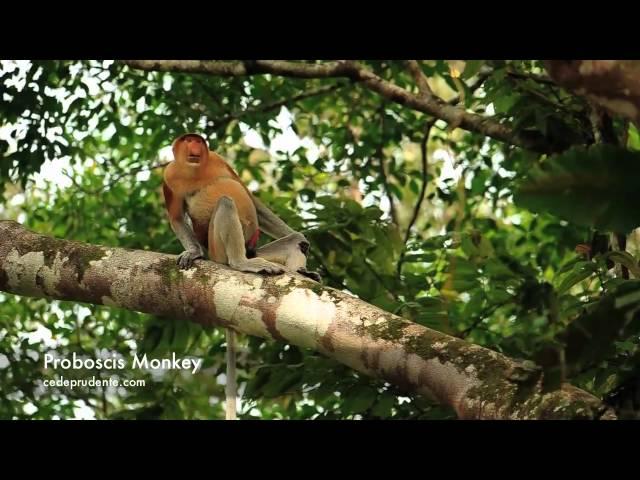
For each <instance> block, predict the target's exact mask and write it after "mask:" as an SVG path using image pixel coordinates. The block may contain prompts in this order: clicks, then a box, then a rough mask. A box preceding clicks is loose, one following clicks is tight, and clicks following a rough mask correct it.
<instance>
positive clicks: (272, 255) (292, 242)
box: [256, 232, 320, 282]
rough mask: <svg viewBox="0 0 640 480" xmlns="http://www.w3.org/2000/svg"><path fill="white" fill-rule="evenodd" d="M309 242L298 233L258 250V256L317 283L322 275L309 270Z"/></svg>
mask: <svg viewBox="0 0 640 480" xmlns="http://www.w3.org/2000/svg"><path fill="white" fill-rule="evenodd" d="M308 251H309V242H308V241H307V240H306V238H305V237H304V235H302V234H301V233H298V232H294V233H291V234H289V235H287V236H286V237H282V238H279V239H278V240H274V241H273V242H271V243H268V244H266V245H264V246H262V247H260V248H258V249H257V250H256V256H257V257H260V258H264V259H265V260H269V261H271V262H275V263H279V264H280V265H284V266H285V267H286V269H287V270H290V271H293V272H298V273H301V274H302V275H305V276H307V277H309V278H311V279H313V280H315V281H317V282H319V281H320V275H318V274H317V273H316V272H309V271H308V270H307V252H308Z"/></svg>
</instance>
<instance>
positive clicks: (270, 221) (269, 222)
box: [251, 195, 306, 240]
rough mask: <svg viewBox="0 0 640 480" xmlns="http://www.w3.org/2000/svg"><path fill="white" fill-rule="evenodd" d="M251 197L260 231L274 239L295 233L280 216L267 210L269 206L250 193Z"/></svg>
mask: <svg viewBox="0 0 640 480" xmlns="http://www.w3.org/2000/svg"><path fill="white" fill-rule="evenodd" d="M251 198H252V199H253V204H254V205H255V207H256V212H257V213H258V225H260V231H261V232H264V233H266V234H267V235H269V236H270V237H273V238H275V239H278V238H282V237H286V236H287V235H291V234H292V233H296V231H295V230H293V229H292V228H291V227H289V226H288V225H287V224H286V223H284V221H282V219H280V217H278V216H277V215H276V214H275V213H273V212H272V211H271V210H269V207H267V206H266V205H265V204H264V203H262V202H261V201H260V200H259V199H258V198H256V197H255V195H251ZM305 240H306V239H305Z"/></svg>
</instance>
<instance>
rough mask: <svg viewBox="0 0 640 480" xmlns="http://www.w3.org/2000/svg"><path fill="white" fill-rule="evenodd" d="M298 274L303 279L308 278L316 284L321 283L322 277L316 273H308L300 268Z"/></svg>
mask: <svg viewBox="0 0 640 480" xmlns="http://www.w3.org/2000/svg"><path fill="white" fill-rule="evenodd" d="M298 273H299V274H301V275H304V276H305V277H308V278H310V279H311V280H315V281H316V282H318V283H320V282H321V281H322V277H321V276H320V274H319V273H318V272H310V271H309V270H307V269H306V268H300V269H298Z"/></svg>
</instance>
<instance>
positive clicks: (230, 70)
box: [123, 60, 552, 153]
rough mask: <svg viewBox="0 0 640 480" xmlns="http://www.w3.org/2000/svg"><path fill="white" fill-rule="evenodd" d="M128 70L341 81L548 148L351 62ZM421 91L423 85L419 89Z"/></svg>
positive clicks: (184, 63)
mask: <svg viewBox="0 0 640 480" xmlns="http://www.w3.org/2000/svg"><path fill="white" fill-rule="evenodd" d="M123 63H125V64H126V65H128V66H129V67H131V68H136V69H140V70H146V71H165V72H182V73H205V74H209V75H218V76H227V77H228V76H248V75H259V74H267V73H268V74H272V75H280V76H285V77H297V78H334V77H345V78H350V79H351V80H353V81H356V82H359V83H361V84H362V85H363V86H365V87H366V88H368V89H369V90H372V91H374V92H376V93H378V94H379V95H381V96H383V97H385V98H387V99H389V100H391V101H393V102H395V103H399V104H401V105H404V106H406V107H408V108H411V109H413V110H416V111H419V112H423V113H428V114H430V115H433V116H434V117H436V118H439V119H441V120H444V121H446V122H447V123H450V124H453V125H456V126H458V127H460V128H462V129H465V130H469V131H472V132H477V133H481V134H483V135H487V136H489V137H491V138H494V139H496V140H500V141H502V142H506V143H509V144H511V145H516V146H519V147H523V148H527V149H530V150H534V151H537V152H542V153H547V152H550V151H551V150H552V147H551V146H550V145H549V144H548V143H547V142H546V141H545V140H544V138H543V137H542V136H541V135H532V134H526V135H525V134H523V133H518V132H516V131H514V130H513V128H512V127H511V126H509V125H507V124H505V123H500V122H498V121H497V120H496V119H494V118H491V117H484V116H481V115H477V114H474V113H469V112H467V111H466V110H465V109H464V108H462V107H459V106H454V105H449V104H447V103H445V102H443V101H442V100H441V99H439V98H437V97H436V96H433V95H431V96H423V95H422V94H420V95H416V94H414V93H412V92H410V91H408V90H405V89H404V88H402V87H399V86H398V85H396V84H394V83H392V82H389V81H387V80H384V79H383V78H381V77H379V76H378V75H376V74H375V73H373V72H372V71H371V70H369V69H367V68H365V67H364V66H362V65H360V64H359V63H357V62H354V61H338V62H326V63H320V64H318V63H303V62H291V61H281V60H253V61H249V62H228V61H217V60H125V61H124V62H123ZM423 89H424V85H423Z"/></svg>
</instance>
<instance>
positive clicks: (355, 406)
mask: <svg viewBox="0 0 640 480" xmlns="http://www.w3.org/2000/svg"><path fill="white" fill-rule="evenodd" d="M377 397H378V392H377V391H376V390H374V389H373V388H371V387H368V386H366V385H359V386H356V387H354V388H352V389H351V390H349V392H348V394H346V395H345V398H344V401H343V402H342V405H341V408H340V409H341V410H342V411H343V412H344V413H345V414H355V413H362V412H364V411H366V410H368V409H369V408H371V406H372V405H373V403H374V402H375V401H376V398H377Z"/></svg>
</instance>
